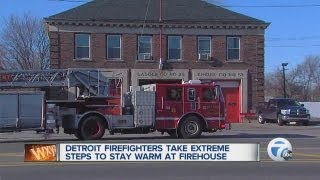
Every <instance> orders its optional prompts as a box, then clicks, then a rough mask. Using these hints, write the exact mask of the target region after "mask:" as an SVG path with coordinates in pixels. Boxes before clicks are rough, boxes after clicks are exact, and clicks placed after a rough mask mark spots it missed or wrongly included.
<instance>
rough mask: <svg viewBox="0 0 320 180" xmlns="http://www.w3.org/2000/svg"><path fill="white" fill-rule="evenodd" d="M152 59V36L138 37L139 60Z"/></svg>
mask: <svg viewBox="0 0 320 180" xmlns="http://www.w3.org/2000/svg"><path fill="white" fill-rule="evenodd" d="M151 59H152V36H139V37H138V60H151Z"/></svg>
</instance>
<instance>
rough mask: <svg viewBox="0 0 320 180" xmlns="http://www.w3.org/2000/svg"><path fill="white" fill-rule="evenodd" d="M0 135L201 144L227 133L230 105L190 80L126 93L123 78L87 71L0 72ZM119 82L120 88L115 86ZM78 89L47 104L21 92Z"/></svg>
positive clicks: (42, 95)
mask: <svg viewBox="0 0 320 180" xmlns="http://www.w3.org/2000/svg"><path fill="white" fill-rule="evenodd" d="M0 76H1V78H0V88H3V89H6V88H9V89H11V90H12V89H16V91H2V92H1V91H0V132H10V131H24V130H35V131H38V132H39V131H44V132H47V131H51V130H53V129H57V131H58V129H59V127H60V126H62V127H63V129H64V133H67V134H74V135H75V136H76V137H77V138H79V139H83V140H94V139H100V138H101V137H103V136H104V134H105V131H106V130H109V132H110V134H111V135H113V134H114V133H123V134H146V133H149V132H154V131H159V132H162V133H168V134H169V135H171V136H173V137H177V138H199V137H200V135H201V133H202V132H215V131H217V130H221V129H225V127H226V125H225V124H226V123H225V107H224V106H225V103H224V98H223V95H222V92H221V88H220V86H219V85H217V84H215V83H214V82H202V81H200V80H190V81H188V82H184V83H181V84H149V85H143V86H132V87H130V91H129V92H125V93H123V91H122V83H121V82H122V78H121V76H119V75H114V74H113V75H112V73H111V74H110V72H104V71H100V70H84V69H65V70H64V69H60V70H43V71H14V72H0ZM115 82H116V83H115ZM64 86H67V87H68V88H71V87H72V88H73V89H74V91H75V92H74V94H75V95H77V96H76V99H74V100H54V99H47V98H46V97H47V96H46V91H41V92H39V91H38V92H35V91H31V92H25V91H20V88H43V89H50V88H51V87H64Z"/></svg>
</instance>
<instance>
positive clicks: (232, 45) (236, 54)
mask: <svg viewBox="0 0 320 180" xmlns="http://www.w3.org/2000/svg"><path fill="white" fill-rule="evenodd" d="M227 43H228V45H227V46H228V50H227V51H228V60H230V61H232V60H240V37H228V42H227Z"/></svg>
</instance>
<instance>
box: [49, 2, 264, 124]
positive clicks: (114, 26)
mask: <svg viewBox="0 0 320 180" xmlns="http://www.w3.org/2000/svg"><path fill="white" fill-rule="evenodd" d="M160 9H161V6H160V3H159V0H151V1H149V0H95V1H92V2H89V3H87V4H84V5H81V6H79V7H76V8H74V9H70V10H67V11H65V12H62V13H60V14H56V15H53V16H50V17H48V18H46V24H47V27H48V32H49V37H50V53H51V54H50V58H51V67H52V68H101V69H106V70H110V71H113V72H115V73H121V74H122V75H123V86H124V91H127V90H128V89H129V86H130V85H142V84H147V83H155V82H158V83H181V82H182V81H187V80H190V79H201V80H214V81H216V82H217V83H219V84H220V85H221V86H222V87H223V90H224V94H225V99H226V104H227V109H228V111H227V113H228V117H229V118H230V119H229V120H231V121H233V122H236V121H239V112H248V111H250V110H253V109H255V107H256V106H257V105H259V104H260V103H263V102H264V34H265V29H266V28H267V26H268V23H266V22H264V21H261V20H258V19H255V18H252V17H248V16H245V15H242V14H239V13H236V12H232V11H230V10H227V9H224V8H222V7H219V6H216V5H213V4H210V3H208V2H205V1H202V0H163V3H162V11H161V10H160ZM160 12H162V16H161V17H162V21H160ZM160 29H162V31H161V30H160ZM160 32H162V43H161V44H162V46H161V47H160ZM160 51H161V53H160ZM160 56H161V57H162V58H161V61H160Z"/></svg>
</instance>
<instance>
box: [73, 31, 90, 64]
mask: <svg viewBox="0 0 320 180" xmlns="http://www.w3.org/2000/svg"><path fill="white" fill-rule="evenodd" d="M75 58H76V59H89V58H90V34H75Z"/></svg>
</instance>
